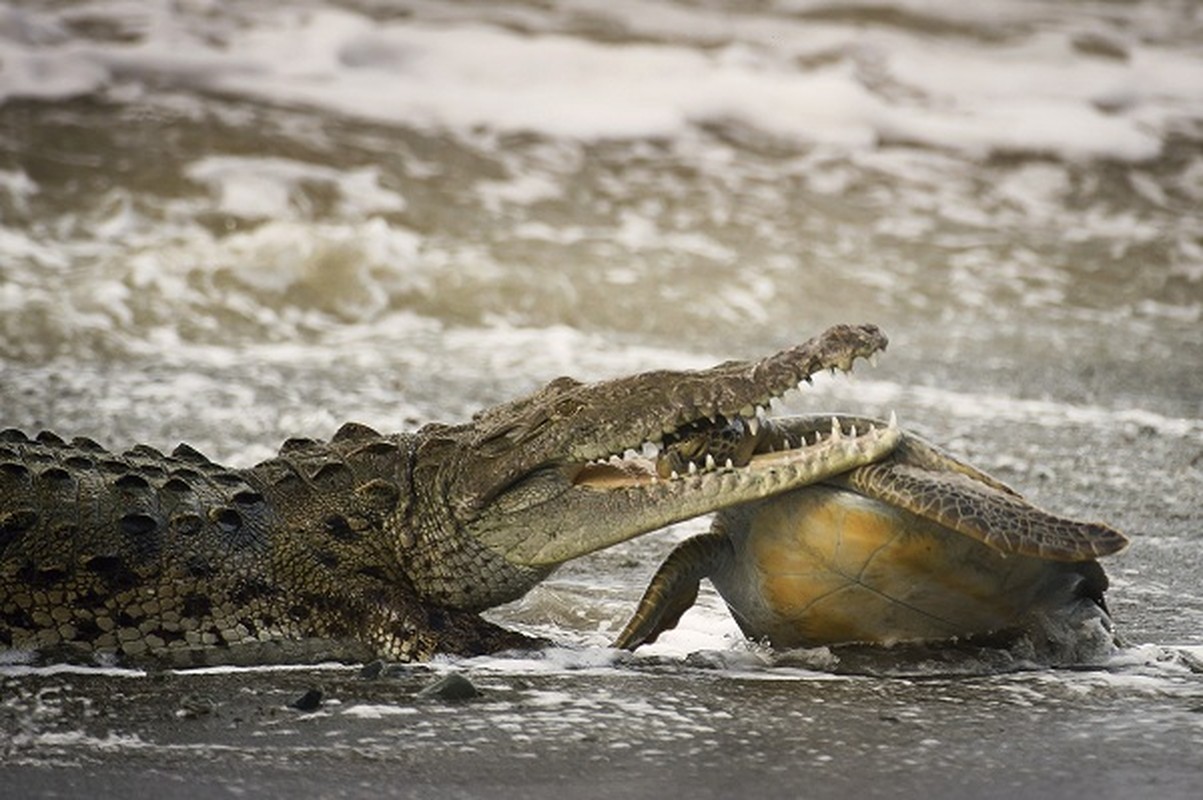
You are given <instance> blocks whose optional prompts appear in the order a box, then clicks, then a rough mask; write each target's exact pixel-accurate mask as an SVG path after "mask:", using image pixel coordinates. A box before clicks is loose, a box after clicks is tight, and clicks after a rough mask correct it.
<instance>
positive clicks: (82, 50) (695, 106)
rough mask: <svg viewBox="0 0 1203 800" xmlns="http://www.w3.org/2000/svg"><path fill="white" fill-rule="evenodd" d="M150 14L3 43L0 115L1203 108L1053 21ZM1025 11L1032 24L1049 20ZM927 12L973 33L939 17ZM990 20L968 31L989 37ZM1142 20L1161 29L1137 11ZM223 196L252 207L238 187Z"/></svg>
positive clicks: (1050, 139) (794, 119)
mask: <svg viewBox="0 0 1203 800" xmlns="http://www.w3.org/2000/svg"><path fill="white" fill-rule="evenodd" d="M151 8H152V11H151V13H150V14H149V19H150V22H149V23H147V24H146V25H145V26H144V28H143V34H144V37H143V38H142V39H141V40H140V41H139V42H137V43H135V44H129V43H125V42H121V41H113V42H110V41H89V42H86V43H85V42H79V41H75V40H73V39H70V38H67V37H65V35H64V36H60V37H59V38H58V39H56V40H55V41H54V42H53V43H51V44H37V45H34V44H30V43H29V42H27V41H24V40H23V37H22V36H20V35H16V34H14V33H13V32H12V31H11V30H8V31H7V34H8V35H7V36H5V32H6V31H5V30H3V29H0V60H2V61H3V63H4V64H5V68H4V70H3V72H0V101H2V100H4V99H7V98H11V97H39V98H61V97H68V96H74V95H79V94H87V93H94V92H98V91H101V90H103V89H105V88H111V87H115V86H118V85H128V84H129V83H130V82H133V83H134V84H136V85H138V86H139V87H140V88H141V89H143V90H146V91H148V92H150V93H152V94H153V92H154V91H157V90H158V89H159V88H160V87H165V88H167V89H171V88H193V87H196V86H200V87H204V88H208V89H213V90H219V91H222V92H225V93H231V94H234V95H239V96H252V97H258V98H264V99H266V100H269V101H272V102H279V103H302V104H306V105H311V106H314V107H317V108H321V109H326V110H330V111H335V112H339V113H344V114H348V115H354V116H356V117H362V118H369V119H373V120H379V121H383V122H388V123H394V124H402V125H406V126H415V127H420V128H435V129H448V130H452V131H457V132H462V133H465V134H470V133H471V132H473V131H477V130H480V129H484V130H492V131H500V132H511V131H533V132H538V133H542V134H546V135H549V136H553V137H568V138H577V139H586V140H595V139H603V138H611V137H623V138H639V137H679V136H681V135H682V134H683V133H685V132H686V131H688V130H690V129H692V128H694V127H695V126H698V125H705V124H715V123H719V124H727V123H730V122H736V123H740V124H745V125H749V126H752V127H755V128H758V129H760V130H763V131H766V132H768V133H771V134H772V135H775V136H781V137H785V138H788V139H791V140H797V141H804V142H812V143H826V144H835V145H839V146H841V147H845V148H853V149H866V148H867V149H873V148H875V147H876V145H877V144H878V143H879V142H881V141H882V140H899V139H901V140H904V141H911V142H918V143H922V144H925V145H930V146H934V147H940V148H951V149H954V150H968V151H971V152H993V151H1000V150H1001V151H1025V152H1051V153H1056V154H1060V155H1064V156H1069V157H1103V156H1105V157H1112V158H1120V159H1142V158H1147V157H1150V156H1152V155H1155V154H1156V153H1157V152H1158V151H1159V149H1160V147H1161V143H1162V141H1163V139H1164V137H1165V136H1166V135H1167V133H1168V132H1169V131H1170V130H1172V129H1173V127H1174V126H1175V125H1176V124H1180V123H1181V122H1182V121H1184V120H1189V119H1192V118H1195V117H1197V115H1198V111H1199V108H1200V107H1201V106H1203V81H1200V80H1198V75H1199V70H1200V57H1199V54H1198V53H1197V52H1196V51H1192V50H1190V49H1186V48H1175V47H1173V46H1172V44H1170V43H1160V42H1159V41H1158V39H1157V37H1156V36H1146V37H1144V38H1143V39H1141V38H1137V37H1135V36H1130V37H1127V38H1121V40H1120V41H1119V43H1118V44H1115V45H1114V47H1115V48H1116V49H1117V52H1118V53H1119V54H1120V55H1121V56H1122V57H1108V58H1104V57H1099V56H1098V55H1097V54H1093V53H1091V52H1083V50H1082V48H1080V47H1078V46H1077V44H1076V42H1077V39H1076V38H1075V37H1076V36H1079V35H1081V34H1082V33H1083V31H1085V32H1087V33H1090V32H1091V31H1090V30H1087V27H1088V26H1087V27H1083V25H1084V23H1082V22H1080V21H1079V22H1076V26H1077V27H1076V28H1075V27H1074V20H1073V19H1072V18H1067V19H1062V20H1058V21H1057V22H1058V25H1059V26H1060V27H1061V28H1063V29H1058V30H1041V32H1037V33H1032V34H1029V35H1027V36H1012V37H1003V38H1002V40H1001V41H994V40H990V39H989V38H986V37H983V38H978V37H975V36H972V35H969V36H931V37H925V36H915V35H913V34H903V33H899V32H895V31H891V30H890V29H889V28H888V27H884V26H883V27H871V28H865V27H864V26H861V25H857V24H855V23H847V24H836V23H832V22H825V23H824V22H816V21H808V20H798V19H790V18H788V17H786V18H774V17H772V16H767V15H761V16H759V17H757V16H754V15H738V14H736V15H728V16H729V17H730V18H731V19H730V20H729V23H730V30H731V32H730V33H728V34H723V33H722V31H721V30H720V27H719V26H718V25H717V23H716V20H715V19H714V18H713V16H714V15H713V14H712V13H711V12H707V11H705V10H697V11H694V10H684V9H680V8H676V9H671V10H666V9H658V8H657V7H655V6H649V5H647V4H638V3H636V4H630V3H628V4H626V5H624V6H623V8H622V9H620V10H619V11H617V12H612V13H613V14H614V15H615V17H614V18H615V19H616V20H617V21H618V22H619V23H620V24H621V25H623V26H624V27H626V28H627V29H628V30H630V31H631V35H632V36H636V35H639V34H641V33H643V34H645V35H646V34H647V32H648V31H649V30H650V31H651V33H652V34H653V35H655V36H657V37H660V38H659V39H658V40H656V41H652V42H648V41H639V40H637V39H634V38H633V39H631V40H629V41H626V42H623V43H617V44H616V43H608V42H599V41H595V40H591V39H587V38H583V37H579V36H574V35H566V34H564V33H557V32H547V31H548V29H550V28H553V27H554V26H555V25H556V24H557V23H556V18H555V17H554V15H549V16H548V17H546V18H544V19H543V25H542V28H543V30H542V31H536V32H534V33H529V32H518V31H514V30H511V29H507V28H503V27H493V26H489V25H485V24H481V23H479V22H475V21H471V20H465V19H462V18H451V17H450V15H446V14H438V13H434V12H430V11H429V9H427V13H428V14H430V15H432V16H434V17H436V18H437V19H436V20H435V21H431V20H426V21H423V20H422V19H420V16H421V14H417V15H414V16H416V17H418V18H414V17H408V18H403V19H395V20H388V21H379V20H373V19H369V18H368V17H365V16H361V15H359V14H356V13H353V12H349V11H344V10H335V9H332V8H322V7H317V8H312V9H311V8H304V9H296V8H289V7H287V6H283V7H280V6H277V5H272V6H262V7H260V8H259V9H258V10H257V11H255V12H250V11H247V12H245V16H244V17H243V18H241V19H233V18H228V19H223V18H222V17H220V16H218V17H216V18H214V19H208V18H198V17H194V16H190V15H189V13H188V12H187V11H181V10H178V9H177V8H175V7H174V6H172V5H168V4H166V3H158V4H151ZM1024 10H1025V9H1024V8H1023V7H1022V5H1016V6H1008V13H1011V14H1015V15H1020V14H1022V13H1023V11H1024ZM1027 10H1028V11H1030V12H1032V13H1033V14H1034V15H1035V18H1036V19H1039V15H1041V14H1048V13H1051V12H1050V11H1049V10H1048V9H1046V8H1041V7H1036V8H1032V9H1027ZM922 11H923V13H925V14H928V15H931V16H932V17H933V19H935V20H936V21H939V20H940V19H952V20H953V21H957V22H964V20H957V18H956V17H955V13H956V12H948V11H946V10H944V9H942V8H937V7H923V8H922ZM649 12H654V13H649ZM13 13H15V12H13ZM98 13H99V12H98ZM948 13H952V14H954V16H953V17H951V18H946V17H942V16H941V15H945V14H948ZM641 15H642V16H641ZM22 16H23V18H33V19H35V20H49V21H48V22H46V23H45V24H47V25H53V21H54V17H53V15H47V16H46V17H39V16H35V15H33V14H32V13H30V12H25V13H24V14H23V15H22ZM980 16H981V15H980V14H979V15H977V16H976V17H972V16H971V17H970V19H969V21H968V23H965V24H969V25H970V26H975V25H976V26H980V27H982V29H983V31H985V30H987V29H988V26H989V24H991V23H990V21H988V20H985V19H981V18H980ZM641 20H642V21H641ZM1130 22H1132V24H1133V25H1136V24H1138V23H1140V24H1145V25H1147V26H1151V27H1153V28H1154V29H1155V28H1156V20H1153V21H1152V22H1150V21H1148V20H1146V19H1144V18H1143V17H1140V16H1139V14H1138V13H1137V12H1133V14H1132V20H1130ZM12 27H13V26H9V28H12ZM641 27H642V28H643V31H642V32H641V30H640V28H641ZM194 29H195V30H194ZM670 29H676V30H678V31H680V33H679V34H677V35H675V36H674V35H672V31H671V30H670ZM1037 30H1040V28H1037ZM1154 32H1156V31H1155V30H1154ZM1121 33H1122V29H1121ZM1107 35H1108V36H1110V35H1111V34H1110V33H1107ZM1117 35H1118V34H1117ZM24 38H28V37H24ZM1112 38H1114V37H1112ZM719 42H721V46H717V45H718V43H719ZM817 56H821V57H817ZM230 188H231V191H233V187H230ZM269 199H270V197H269ZM276 199H277V200H278V199H279V198H278V197H277V198H276ZM227 200H228V202H230V203H233V204H235V205H237V206H238V207H240V208H242V207H244V204H246V203H248V202H252V200H251V198H249V197H248V196H246V195H245V194H244V193H237V194H231V195H230V196H229V197H228V198H227Z"/></svg>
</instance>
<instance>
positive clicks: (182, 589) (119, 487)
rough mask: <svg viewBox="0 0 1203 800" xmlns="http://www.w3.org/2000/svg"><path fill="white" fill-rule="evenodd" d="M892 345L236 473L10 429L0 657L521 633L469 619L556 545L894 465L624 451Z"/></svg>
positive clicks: (476, 643) (848, 338)
mask: <svg viewBox="0 0 1203 800" xmlns="http://www.w3.org/2000/svg"><path fill="white" fill-rule="evenodd" d="M885 344H886V339H885V336H884V335H883V334H881V332H880V331H878V330H877V329H876V328H874V327H873V326H839V327H837V328H833V329H831V330H829V331H827V332H826V333H824V334H823V335H822V336H819V337H816V338H815V339H812V340H810V341H809V342H806V343H804V344H802V345H799V346H798V347H795V348H792V349H790V350H785V351H782V352H780V353H777V354H775V355H772V356H769V357H768V358H765V359H762V360H759V361H752V362H727V363H725V364H721V365H718V366H716V367H713V368H711V369H707V370H696V371H681V372H668V371H658V372H648V373H640V374H637V375H632V376H629V377H626V378H618V379H614V380H610V381H604V382H600V383H595V384H581V383H579V382H577V381H574V380H571V379H568V378H561V379H558V380H556V381H553V382H552V383H551V384H549V385H548V386H546V387H545V388H543V389H542V390H540V391H538V392H536V393H534V394H533V395H530V396H528V397H524V398H521V399H518V400H515V401H513V402H510V403H506V404H503V405H501V406H497V407H495V408H491V409H487V410H485V411H483V412H481V413H479V414H477V415H476V416H475V417H474V418H473V419H472V420H471V421H469V422H466V423H463V424H460V425H442V424H431V425H428V426H426V427H424V428H422V429H421V430H419V431H416V432H413V433H402V434H393V435H382V434H379V433H377V432H375V431H373V430H371V429H369V428H366V427H364V426H362V425H357V424H354V423H349V424H347V425H344V426H343V427H342V428H341V429H340V430H339V431H338V433H337V434H335V436H334V437H333V438H332V439H331V440H330V441H327V442H317V441H312V440H303V439H294V440H290V441H289V442H287V443H285V445H284V446H283V447H282V448H281V450H280V452H279V454H278V456H277V457H275V458H272V459H269V460H267V461H265V462H263V463H261V464H258V465H256V466H254V467H250V468H247V469H227V468H224V467H222V466H220V465H217V464H214V463H211V462H210V461H209V460H208V459H206V458H205V457H204V456H202V455H201V454H199V453H197V452H196V451H195V450H193V449H192V448H189V447H187V446H186V445H181V446H180V447H178V448H177V449H176V450H175V451H174V452H173V453H171V454H170V455H166V454H163V453H160V452H157V451H155V450H153V449H152V448H149V447H146V446H137V447H135V448H133V449H132V450H129V451H127V452H124V453H121V454H114V453H111V452H108V451H106V450H105V449H103V448H102V447H101V446H99V445H98V444H96V443H95V442H92V441H91V440H88V439H80V438H77V439H73V440H71V441H66V440H64V439H62V438H60V437H58V436H56V435H54V434H50V433H42V434H39V435H38V436H36V437H34V438H29V437H27V436H26V435H24V434H22V433H20V432H17V431H13V430H9V431H5V432H3V433H0V649H6V650H8V651H10V658H16V657H25V656H26V655H28V654H31V653H32V654H34V655H35V656H36V657H39V658H41V659H43V660H47V659H49V660H76V661H78V660H90V659H95V658H97V657H99V658H102V659H104V658H107V659H115V660H117V661H118V662H121V663H156V664H168V665H192V664H215V663H269V662H296V661H314V660H320V659H330V658H336V659H343V660H362V659H368V658H385V659H390V660H401V661H408V660H418V659H425V658H428V657H430V656H432V655H435V654H438V653H448V654H477V653H486V652H494V651H498V650H502V649H507V648H516V647H525V646H529V645H531V644H532V642H531V640H529V639H527V638H526V637H523V636H521V635H520V634H517V633H514V632H511V631H507V630H505V629H503V628H500V627H498V626H496V625H493V624H491V623H489V622H487V621H485V620H483V619H481V618H480V616H478V613H479V612H480V611H482V610H484V609H487V608H490V607H493V606H496V605H499V604H501V603H504V602H508V601H510V600H513V599H515V598H517V597H520V596H521V595H522V594H523V593H525V592H526V591H528V590H529V589H530V588H531V587H533V586H534V585H535V584H536V583H538V582H539V581H540V580H542V579H543V578H545V577H546V576H547V575H548V574H549V573H550V572H551V571H552V570H553V569H554V568H555V567H556V566H557V565H558V564H560V563H563V562H564V561H566V560H569V559H571V558H575V557H578V556H580V555H583V554H585V553H588V552H592V551H594V550H597V549H600V548H603V547H607V546H610V545H612V544H615V543H617V542H621V541H624V540H626V539H629V538H631V537H633V536H636V535H639V534H641V533H645V532H647V531H651V530H654V529H656V528H659V527H662V526H664V525H666V524H669V523H671V522H675V521H679V520H681V519H687V518H689V517H693V516H697V515H700V514H705V513H708V512H711V511H714V510H716V509H719V508H723V507H726V506H729V505H733V504H738V503H744V502H748V501H750V500H755V499H759V498H762V497H767V496H770V495H773V494H775V493H778V492H782V491H787V490H789V489H792V488H797V487H799V486H804V485H807V484H809V483H811V482H813V481H815V480H820V479H822V478H824V477H829V476H831V475H834V474H836V473H839V472H842V471H846V470H848V469H851V468H854V467H856V466H859V465H862V464H867V463H870V462H872V461H874V460H876V459H879V458H881V457H883V456H885V455H887V454H888V453H889V452H890V450H891V449H892V448H893V447H894V446H895V445H896V443H897V441H898V432H897V431H896V430H895V429H892V428H883V429H878V430H874V431H871V432H866V433H865V434H864V435H862V436H860V437H856V438H850V437H843V438H841V439H839V440H829V441H819V442H816V443H814V444H810V445H804V446H799V447H796V448H787V447H782V448H779V449H776V450H775V451H774V452H771V453H765V454H762V455H761V456H758V457H757V458H756V459H753V460H751V461H750V462H749V463H746V464H742V465H740V466H734V465H730V466H722V467H720V466H717V465H716V466H715V467H714V468H712V469H706V470H703V471H700V472H696V471H690V472H688V473H687V474H685V475H679V474H672V475H670V476H667V477H663V478H661V477H659V476H657V475H656V472H655V468H654V466H652V465H651V464H650V463H649V462H648V461H647V459H643V458H639V457H637V456H636V455H632V454H631V453H630V451H631V450H632V449H639V448H641V447H642V446H644V445H645V444H646V443H649V442H650V443H656V442H661V441H664V440H666V439H667V440H671V439H672V437H674V436H675V435H677V432H678V431H680V430H682V429H687V428H688V427H689V426H695V425H698V424H700V423H701V422H704V421H705V420H706V419H708V418H714V417H716V416H722V417H725V418H731V419H739V418H742V417H741V414H743V415H754V414H755V413H756V411H757V409H758V407H760V406H765V405H767V404H768V403H769V402H770V401H771V400H772V399H774V398H775V397H777V396H779V395H781V394H783V393H784V392H785V391H787V390H789V389H792V388H794V387H795V386H797V385H798V383H799V382H801V381H804V380H807V379H808V377H809V376H810V375H811V374H813V373H815V372H817V371H820V370H828V369H843V370H849V369H851V367H852V363H853V361H854V360H855V359H856V358H858V357H869V356H871V355H872V354H874V353H876V352H877V351H879V350H881V349H883V348H884V347H885ZM13 654H15V655H13Z"/></svg>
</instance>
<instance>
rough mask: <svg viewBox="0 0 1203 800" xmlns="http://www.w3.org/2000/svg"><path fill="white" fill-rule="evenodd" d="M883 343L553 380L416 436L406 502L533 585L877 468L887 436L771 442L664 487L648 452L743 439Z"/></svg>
mask: <svg viewBox="0 0 1203 800" xmlns="http://www.w3.org/2000/svg"><path fill="white" fill-rule="evenodd" d="M886 343H887V339H886V337H885V335H884V334H883V333H882V332H881V331H880V330H879V329H878V328H877V327H875V326H872V325H862V326H849V325H841V326H837V327H834V328H831V329H830V330H828V331H826V332H825V333H823V334H822V335H820V336H818V337H815V338H814V339H811V340H810V341H808V342H805V343H804V344H801V345H799V346H797V347H793V348H790V349H788V350H783V351H781V352H779V353H776V354H774V355H771V356H768V357H766V358H763V359H760V360H756V361H731V362H726V363H723V364H719V365H717V366H715V367H711V368H709V369H703V370H689V371H653V372H644V373H639V374H636V375H632V376H628V377H624V378H617V379H613V380H608V381H602V382H599V383H592V384H583V383H580V382H578V381H575V380H572V379H570V378H559V379H557V380H554V381H552V382H551V383H550V384H548V385H547V386H546V387H544V388H543V389H541V390H539V391H538V392H536V393H534V394H532V395H530V396H528V397H525V398H521V399H518V400H515V401H513V402H510V403H506V404H503V405H501V406H497V407H495V408H491V409H488V410H486V411H483V412H481V413H479V414H477V415H476V417H475V418H474V419H473V420H472V421H471V422H470V423H467V424H465V425H460V426H454V427H438V428H435V427H430V428H427V429H424V430H423V434H424V435H423V436H422V437H420V438H421V439H422V442H421V444H420V445H419V451H418V453H417V458H416V460H415V468H414V469H415V486H416V487H418V488H417V489H416V492H417V493H419V494H420V495H425V496H426V498H427V500H426V502H430V498H431V495H430V494H429V492H430V491H431V490H432V489H433V490H434V491H435V493H436V497H435V498H434V500H435V501H437V502H439V503H445V504H446V506H445V508H446V511H436V512H435V513H434V514H432V515H431V517H432V518H433V517H435V516H437V517H438V518H441V519H443V520H446V519H448V518H450V519H452V520H453V521H454V524H455V526H456V528H457V529H458V535H457V536H456V537H454V538H457V539H459V540H461V541H462V540H464V539H470V540H473V541H475V542H477V543H479V544H480V545H482V546H483V548H484V549H485V550H487V551H488V552H490V553H492V554H494V555H497V556H500V557H501V558H503V559H504V560H505V562H507V564H509V565H512V566H515V567H521V568H530V569H534V570H540V571H542V572H543V574H545V573H546V570H548V569H550V568H551V567H554V566H555V565H557V564H560V563H562V562H564V561H567V560H569V559H571V558H575V557H577V556H581V555H584V554H586V553H589V552H592V551H594V550H598V549H600V548H603V547H607V546H610V545H613V544H615V543H617V542H621V541H624V540H626V539H629V538H631V537H633V536H636V535H638V534H641V533H645V532H647V531H651V530H655V529H657V528H660V527H663V526H665V525H668V524H670V523H673V522H678V521H680V520H683V519H688V518H691V517H695V516H699V515H702V514H706V513H709V512H712V511H716V510H718V509H721V508H725V507H727V506H730V505H735V504H738V503H744V502H748V501H750V500H755V499H759V498H761V497H766V496H769V495H772V494H776V493H778V492H783V491H787V490H789V489H793V488H796V487H799V486H803V485H806V484H809V483H813V482H815V481H817V480H822V479H823V478H826V477H829V476H831V475H833V474H837V473H840V472H844V471H846V470H849V469H852V468H854V467H856V466H859V465H861V464H865V463H868V462H871V461H875V460H877V459H880V458H882V457H883V456H885V455H887V454H888V453H889V452H890V451H891V450H892V449H893V448H894V446H895V445H896V444H897V441H898V432H897V429H896V428H893V427H889V428H878V429H875V430H871V431H870V430H866V431H864V432H862V434H861V435H859V436H856V437H848V436H844V437H838V438H835V439H831V438H829V439H827V440H820V441H818V442H813V441H812V442H810V443H806V442H802V443H797V444H796V445H794V446H788V444H784V443H783V444H782V446H781V447H780V449H777V450H774V451H771V452H764V453H760V454H758V455H756V456H755V457H753V458H748V459H741V462H742V463H741V464H739V465H736V464H734V463H731V464H727V463H724V464H717V463H715V464H710V465H707V464H703V465H701V467H698V466H696V465H695V466H692V467H690V468H688V469H686V470H685V471H683V472H682V473H672V472H670V473H669V474H667V475H659V474H657V469H656V459H657V454H658V449H659V448H660V447H662V446H664V444H665V443H666V442H672V441H673V440H674V438H675V437H679V436H681V435H684V434H685V433H687V432H688V431H689V430H690V429H691V428H694V427H697V426H702V425H705V424H707V423H710V424H713V421H714V420H716V419H718V418H720V417H721V418H725V419H727V420H740V421H741V424H746V425H751V426H755V425H756V424H757V420H758V419H759V415H761V414H762V413H764V411H765V410H766V409H767V408H768V406H769V404H770V403H771V402H772V401H773V400H774V399H776V398H778V397H780V396H781V395H783V394H784V393H785V392H787V391H789V390H791V389H794V388H796V387H797V386H798V385H799V383H802V382H804V381H805V382H809V379H810V377H811V376H812V375H814V374H815V373H818V372H821V371H824V370H831V371H835V370H842V371H850V370H851V369H852V366H853V362H854V361H855V360H856V359H857V358H871V357H872V356H873V355H875V354H876V353H877V352H879V351H881V350H884V349H885V347H886ZM421 502H423V501H422V500H419V503H421ZM415 511H416V513H417V514H419V515H421V514H422V513H423V512H422V510H421V509H416V510H415ZM422 527H423V525H422V523H421V522H420V521H418V528H419V529H421V528H422ZM464 534H468V535H467V536H465V535H464ZM519 593H520V592H519Z"/></svg>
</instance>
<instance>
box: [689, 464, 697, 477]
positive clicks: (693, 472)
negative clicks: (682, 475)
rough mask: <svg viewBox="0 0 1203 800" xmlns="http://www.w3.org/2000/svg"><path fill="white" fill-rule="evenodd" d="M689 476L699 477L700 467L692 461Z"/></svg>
mask: <svg viewBox="0 0 1203 800" xmlns="http://www.w3.org/2000/svg"><path fill="white" fill-rule="evenodd" d="M689 474H690V475H697V474H698V465H697V464H695V463H694V462H692V461H690V462H689Z"/></svg>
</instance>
